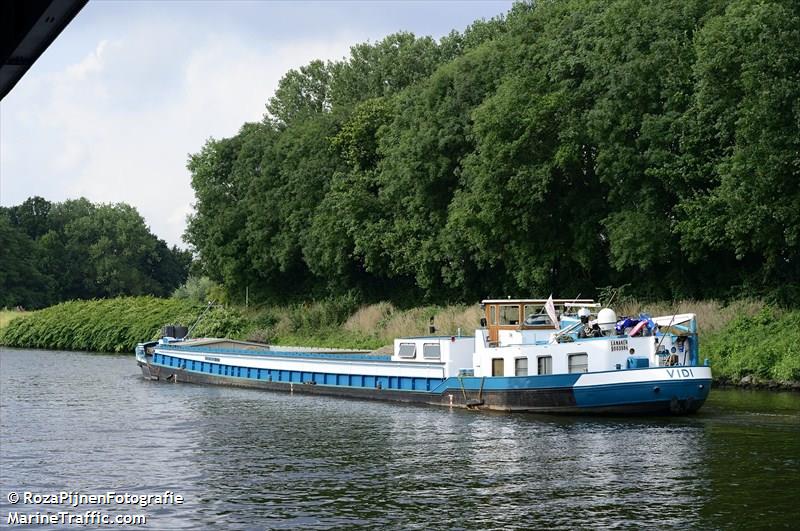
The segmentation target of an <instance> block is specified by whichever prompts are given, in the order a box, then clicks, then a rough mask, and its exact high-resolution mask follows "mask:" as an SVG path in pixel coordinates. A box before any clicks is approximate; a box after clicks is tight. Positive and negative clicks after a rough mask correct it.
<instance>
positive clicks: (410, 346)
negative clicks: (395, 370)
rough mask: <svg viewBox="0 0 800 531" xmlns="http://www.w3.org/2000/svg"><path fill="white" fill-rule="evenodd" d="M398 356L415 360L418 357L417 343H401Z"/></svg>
mask: <svg viewBox="0 0 800 531" xmlns="http://www.w3.org/2000/svg"><path fill="white" fill-rule="evenodd" d="M397 355H398V356H399V357H401V358H407V359H413V358H416V357H417V345H416V344H415V343H400V349H399V350H398V351H397Z"/></svg>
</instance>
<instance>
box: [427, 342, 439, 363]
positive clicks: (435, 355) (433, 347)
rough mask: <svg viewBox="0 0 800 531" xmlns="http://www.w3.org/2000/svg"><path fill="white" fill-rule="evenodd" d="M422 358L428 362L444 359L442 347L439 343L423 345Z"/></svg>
mask: <svg viewBox="0 0 800 531" xmlns="http://www.w3.org/2000/svg"><path fill="white" fill-rule="evenodd" d="M422 357H423V358H425V359H426V360H438V359H441V358H442V352H441V346H440V345H439V343H423V345H422Z"/></svg>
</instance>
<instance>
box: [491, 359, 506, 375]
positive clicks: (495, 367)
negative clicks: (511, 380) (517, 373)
mask: <svg viewBox="0 0 800 531" xmlns="http://www.w3.org/2000/svg"><path fill="white" fill-rule="evenodd" d="M503 364H504V360H503V358H492V376H505V373H504V371H503Z"/></svg>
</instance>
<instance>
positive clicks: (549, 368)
mask: <svg viewBox="0 0 800 531" xmlns="http://www.w3.org/2000/svg"><path fill="white" fill-rule="evenodd" d="M536 365H537V368H536V369H537V370H536V373H537V374H553V357H552V356H539V357H538V358H536Z"/></svg>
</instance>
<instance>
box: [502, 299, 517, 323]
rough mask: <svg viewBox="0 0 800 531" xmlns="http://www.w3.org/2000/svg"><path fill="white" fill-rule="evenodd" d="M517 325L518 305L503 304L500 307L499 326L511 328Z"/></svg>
mask: <svg viewBox="0 0 800 531" xmlns="http://www.w3.org/2000/svg"><path fill="white" fill-rule="evenodd" d="M518 324H519V305H517V304H504V305H502V306H500V325H501V326H502V325H506V326H509V325H511V326H513V325H518Z"/></svg>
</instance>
